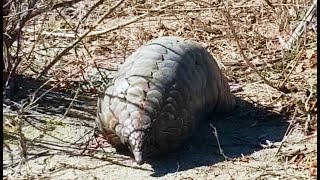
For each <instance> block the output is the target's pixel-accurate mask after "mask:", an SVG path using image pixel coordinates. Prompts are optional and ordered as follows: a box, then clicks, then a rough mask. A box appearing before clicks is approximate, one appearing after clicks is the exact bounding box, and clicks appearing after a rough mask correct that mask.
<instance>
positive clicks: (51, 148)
mask: <svg viewBox="0 0 320 180" xmlns="http://www.w3.org/2000/svg"><path fill="white" fill-rule="evenodd" d="M259 87H260V89H267V88H266V87H265V86H264V85H259V84H251V85H246V86H243V90H242V91H240V92H238V93H235V94H236V95H237V96H242V94H248V92H246V91H252V89H258V88H259ZM264 93H266V92H264V91H263V90H262V91H260V94H259V96H257V95H255V96H252V97H251V99H255V98H262V99H263V98H265V97H264V96H263V94H264ZM272 93H276V92H272ZM266 95H267V94H266ZM48 97H50V99H51V100H53V101H55V100H57V101H58V99H55V96H54V95H53V94H52V95H48ZM64 99H67V98H64ZM87 102H89V101H87ZM44 103H45V102H44ZM76 103H83V102H81V101H79V102H76ZM76 103H75V104H76ZM92 103H93V104H94V100H93V101H92ZM57 104H59V105H60V107H61V105H62V106H63V102H60V103H57ZM42 108H48V106H45V104H42V105H40V106H39V107H38V109H39V111H40V109H42ZM51 109H54V108H51ZM88 109H90V108H88ZM45 112H46V113H38V114H34V116H35V118H34V119H32V121H31V120H30V122H32V125H31V124H28V123H25V125H24V127H23V132H24V134H25V136H26V139H27V147H28V150H27V151H28V156H27V158H28V161H27V163H25V164H19V161H20V160H21V158H20V148H19V145H18V144H19V143H18V142H19V141H18V140H12V139H11V140H6V141H5V144H6V146H7V147H6V148H4V149H3V153H4V161H3V165H4V169H3V170H4V171H3V172H4V177H5V178H4V179H20V178H22V177H24V178H31V179H312V177H311V171H310V169H309V168H306V167H303V166H299V165H296V164H294V163H292V162H290V159H291V158H292V157H293V156H295V155H297V154H299V153H300V152H303V153H304V154H308V153H315V152H316V136H313V137H311V138H306V136H304V135H303V133H302V132H301V130H299V127H298V126H295V127H292V129H293V131H292V132H291V133H290V136H289V137H288V139H287V140H286V142H285V143H283V145H282V147H281V149H280V150H279V147H280V144H281V143H280V142H281V140H282V139H283V136H284V134H285V132H286V130H287V129H288V126H289V123H288V121H290V119H288V117H283V116H281V115H279V114H278V113H274V112H272V111H268V110H266V109H264V108H261V107H258V106H255V105H253V104H251V103H248V102H247V101H244V100H240V98H239V99H238V100H237V108H236V110H235V112H234V113H233V114H231V115H230V116H228V117H225V118H214V117H210V118H209V119H210V120H211V121H212V124H213V125H214V126H215V127H216V128H217V131H218V137H219V140H220V144H221V147H222V149H223V150H224V154H225V155H226V156H228V157H229V158H230V159H229V160H226V159H225V158H224V157H223V156H222V155H221V154H220V153H219V148H218V145H217V141H216V137H215V136H214V134H213V133H212V129H211V127H210V125H209V124H208V123H205V124H204V125H203V126H202V127H201V128H200V129H199V130H198V131H197V132H196V134H195V136H194V137H193V138H192V139H191V140H190V141H188V142H187V143H186V144H184V145H183V146H182V148H181V149H179V150H178V151H176V152H173V153H171V154H168V155H167V156H164V157H161V158H158V159H153V160H151V161H149V162H147V163H145V164H143V165H142V166H139V165H137V164H136V163H135V162H134V161H133V159H132V158H131V157H130V156H126V155H122V154H118V153H116V152H115V150H114V149H113V148H112V147H110V146H108V145H105V146H103V148H96V145H95V143H93V142H94V141H92V142H90V144H89V145H88V146H87V147H86V148H85V146H86V144H88V139H90V138H92V137H93V132H92V129H93V127H94V122H93V120H92V119H90V117H91V118H94V116H90V115H88V117H87V118H83V117H82V116H80V114H78V115H77V116H78V118H74V117H65V118H64V119H63V118H62V115H60V116H57V115H50V114H48V112H49V110H48V109H47V110H46V111H45ZM92 112H93V113H94V109H92ZM70 114H71V113H70ZM6 118H9V117H7V116H6ZM8 147H10V150H9V148H8ZM83 150H86V151H85V152H83ZM278 151H279V152H278ZM277 152H278V154H277ZM12 163H16V166H13V167H14V168H11V167H10V165H11V164H12Z"/></svg>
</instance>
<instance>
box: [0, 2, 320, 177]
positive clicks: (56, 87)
mask: <svg viewBox="0 0 320 180" xmlns="http://www.w3.org/2000/svg"><path fill="white" fill-rule="evenodd" d="M313 3H315V2H312V1H311V0H280V1H275V0H273V1H270V2H269V1H267V0H265V1H262V0H249V1H244V0H233V1H232V0H227V1H219V0H214V1H207V0H197V1H182V0H171V1H170V0H133V1H111V0H98V1H90V0H68V1H43V0H22V1H17V0H4V1H3V66H2V67H3V87H4V88H3V97H4V99H3V100H4V103H3V111H4V114H3V117H4V121H3V127H4V131H3V133H4V142H3V144H4V148H3V152H4V161H3V165H4V169H3V171H4V179H17V178H22V179H26V178H29V179H30V178H31V179H33V178H36V179H38V178H39V179H48V178H56V179H59V176H54V174H55V173H57V171H56V170H57V169H56V168H54V169H50V168H52V167H54V166H50V168H49V165H48V169H46V168H43V169H42V170H41V171H40V170H39V169H37V166H36V165H35V163H36V162H33V161H32V160H35V159H37V158H39V157H41V156H50V157H52V156H54V154H55V153H56V152H54V153H52V154H49V153H48V150H43V151H42V152H37V153H38V154H37V153H35V152H34V151H35V149H33V148H32V147H33V145H35V144H37V146H40V145H41V142H42V141H40V140H41V138H43V137H45V136H50V137H51V138H52V139H53V140H55V142H56V144H68V143H66V142H65V141H66V139H68V138H69V140H70V136H71V140H70V141H69V142H74V143H71V144H70V143H69V145H70V147H71V146H72V148H74V149H72V148H71V150H70V149H69V150H68V151H67V150H66V151H59V152H64V153H65V154H68V152H70V151H73V152H80V153H78V155H79V154H82V153H81V152H82V151H85V148H88V143H87V142H89V140H87V139H88V137H91V136H93V135H92V134H93V131H92V129H93V128H94V125H92V124H93V120H94V116H95V102H96V97H97V93H98V92H99V91H101V90H100V87H101V85H102V84H103V83H107V82H108V81H109V80H110V79H111V78H112V75H113V72H115V71H117V69H118V68H119V66H120V65H121V63H123V62H124V60H125V58H126V57H128V55H130V54H131V53H132V52H133V51H134V50H135V49H137V47H139V46H141V45H143V44H144V43H146V42H147V41H149V40H151V39H154V38H156V37H159V36H165V35H174V36H180V37H185V38H188V39H192V40H195V41H197V42H199V43H200V44H202V45H203V46H204V47H206V48H207V49H208V51H209V52H210V53H211V54H212V55H213V56H214V57H215V59H216V60H217V62H218V64H219V65H220V67H221V69H222V70H223V71H224V73H225V74H226V75H227V77H228V79H229V81H230V82H232V83H233V84H236V85H237V86H238V87H240V88H238V91H237V92H235V94H236V96H238V97H240V98H242V99H243V100H246V101H249V102H251V103H253V104H255V105H256V106H263V107H268V108H269V109H270V110H271V111H272V112H274V113H276V114H279V115H285V116H288V117H289V118H288V122H289V126H288V128H287V131H286V133H285V135H284V137H283V141H281V142H280V143H279V144H275V145H274V146H276V149H279V150H280V148H282V146H285V145H284V144H286V143H287V142H286V141H287V137H290V135H291V133H292V132H293V131H297V132H299V133H300V134H301V135H302V136H301V138H300V140H301V141H303V143H302V145H305V144H308V143H309V144H310V142H312V143H311V144H312V145H313V146H312V147H313V149H312V148H311V150H310V149H308V150H305V149H302V150H298V151H294V152H290V153H289V152H288V153H287V154H286V155H283V156H282V157H281V158H279V159H278V162H279V163H280V164H282V165H283V166H284V167H291V168H293V169H295V170H297V171H292V172H294V173H284V174H283V173H279V172H280V171H279V170H277V169H271V170H270V169H269V170H267V169H263V170H261V169H260V170H259V173H258V174H257V175H256V176H255V178H257V179H266V178H268V177H269V178H270V177H273V178H276V179H277V178H280V179H292V178H293V179H294V178H296V179H309V178H311V179H312V178H315V177H316V170H317V161H316V160H317V155H316V152H317V150H316V141H315V139H316V138H317V130H316V128H317V70H316V69H317V31H316V29H317V19H316V15H315V13H316V5H313ZM312 7H314V8H313V10H312V11H310V8H312ZM301 24H302V25H303V26H302V28H301V30H300V31H299V32H298V31H295V30H296V29H299V28H300V27H301ZM297 32H298V33H297ZM293 35H298V36H297V37H298V38H297V39H296V40H292V36H293ZM68 118H69V119H68ZM72 118H75V119H77V121H76V120H72ZM66 122H68V123H66ZM69 122H70V124H69ZM71 124H72V126H71ZM31 126H32V128H34V129H32V128H31V129H30V127H31ZM67 126H70V127H69V129H68V127H67ZM84 126H86V127H90V128H89V130H88V131H81V133H80V134H78V136H77V135H74V134H73V135H70V133H72V132H73V131H74V132H75V131H76V130H77V132H79V131H80V129H81V128H83V129H85V128H84ZM58 127H63V128H65V129H63V130H61V132H59V133H60V134H59V137H57V136H56V134H54V133H53V132H54V131H55V130H57V129H58ZM35 129H36V130H35ZM51 132H52V133H51ZM67 136H68V137H67ZM79 138H80V139H81V138H82V140H83V139H84V140H83V143H77V142H78V141H79ZM86 138H87V139H86ZM294 138H295V137H294ZM89 139H90V138H89ZM270 143H271V142H270ZM268 145H270V144H268ZM51 146H57V145H52V144H51ZM51 146H50V147H51ZM286 146H289V147H290V143H287V144H286ZM305 146H306V145H305ZM43 147H45V146H43ZM43 147H42V148H43ZM46 147H47V146H46ZM70 147H69V148H70ZM76 148H78V149H76ZM61 149H63V148H62V147H60V150H61ZM48 154H49V155H48ZM87 157H88V156H85V155H84V156H83V158H84V159H82V160H80V161H79V162H81V163H82V162H84V161H88V162H89V161H91V160H90V159H88V158H87ZM243 158H245V157H243ZM104 160H105V159H104ZM57 162H58V163H59V160H57ZM61 162H62V160H60V165H61V164H63V163H61ZM110 162H112V163H114V164H117V162H116V160H112V161H110ZM81 163H75V165H70V164H68V165H65V164H66V163H64V166H63V168H67V169H78V171H81V172H86V173H88V172H90V169H86V168H83V167H82V168H79V166H78V165H81ZM244 163H245V161H244ZM227 166H229V165H228V164H227ZM77 167H78V168H77ZM112 167H113V166H112ZM241 167H243V169H240V170H238V171H247V169H248V168H244V167H246V166H245V165H243V166H241ZM60 168H61V167H60ZM126 168H127V169H128V168H129V167H126ZM200 168H201V167H200ZM113 169H115V171H117V167H116V166H114V167H113ZM285 169H286V168H285ZM138 170H139V168H138V167H135V168H132V171H137V174H139V173H140V172H138ZM210 171H214V170H212V169H205V168H204V169H197V171H192V173H191V174H190V173H189V174H188V175H185V174H183V173H184V172H183V171H182V173H181V174H180V175H178V176H176V175H175V176H173V178H177V179H183V178H189V179H192V178H197V177H199V176H201V177H205V176H202V175H203V174H210ZM251 171H252V170H250V172H251ZM298 171H299V172H300V171H301V172H304V173H302V174H299V173H297V172H298ZM121 172H122V171H121ZM227 172H228V171H227V170H226V171H221V172H220V171H219V173H221V174H227V176H225V177H221V178H220V179H239V178H240V176H237V175H236V174H228V173H227ZM257 172H258V170H257ZM219 173H217V174H219ZM248 173H249V171H248ZM296 173H297V174H296ZM93 174H95V173H93ZM102 174H103V173H102ZM107 174H108V176H110V179H121V178H120V177H117V173H114V174H112V173H110V172H109V171H108V173H107ZM129 174H130V173H129ZM266 174H267V175H268V176H266ZM279 174H280V175H279ZM95 175H96V176H97V177H98V174H95ZM76 177H78V178H80V179H87V178H88V177H85V178H84V176H82V175H81V176H80V175H79V173H78V174H77V173H74V174H72V175H70V174H69V176H68V177H65V178H69V179H76ZM92 177H94V175H92ZM92 177H91V176H90V178H89V179H97V177H95V178H92ZM100 177H103V175H102V176H100ZM122 177H124V176H122ZM137 177H138V176H137ZM148 177H149V176H146V177H145V178H144V179H148ZM216 177H218V175H217V176H216ZM244 177H245V176H244V175H243V176H241V178H242V179H245V178H244ZM60 178H61V177H60ZM98 179H99V178H98ZM248 179H254V178H252V177H251V178H248Z"/></svg>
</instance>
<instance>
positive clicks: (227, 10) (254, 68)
mask: <svg viewBox="0 0 320 180" xmlns="http://www.w3.org/2000/svg"><path fill="white" fill-rule="evenodd" d="M224 7H225V10H224V11H223V14H224V15H225V17H226V19H227V22H228V25H229V26H230V29H231V33H232V35H233V37H234V38H235V40H236V42H237V45H238V47H239V50H240V54H241V56H242V58H243V59H244V60H245V61H246V63H247V64H248V66H249V67H250V68H251V69H252V70H253V71H254V72H255V73H256V74H257V75H258V76H259V77H260V78H261V79H262V80H263V81H264V83H266V84H267V85H269V86H270V87H272V88H274V89H277V90H279V91H281V89H279V88H277V87H276V86H275V85H274V83H273V82H271V81H269V80H268V79H266V78H265V77H264V76H263V75H262V74H261V73H260V72H259V71H258V70H257V68H256V67H255V66H254V65H253V64H252V63H251V62H250V61H249V59H248V58H247V56H246V55H245V54H244V50H243V47H242V45H241V43H240V40H239V37H238V35H237V33H236V31H235V27H234V25H233V23H232V20H231V16H230V12H229V9H228V8H227V6H226V5H225V4H224Z"/></svg>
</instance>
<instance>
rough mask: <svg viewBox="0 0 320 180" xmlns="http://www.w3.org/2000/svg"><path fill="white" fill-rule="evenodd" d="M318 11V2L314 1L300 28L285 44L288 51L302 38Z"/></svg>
mask: <svg viewBox="0 0 320 180" xmlns="http://www.w3.org/2000/svg"><path fill="white" fill-rule="evenodd" d="M316 10H317V0H313V3H312V5H311V7H310V8H309V10H308V11H307V13H306V15H305V16H304V17H303V19H302V21H301V22H300V24H299V26H298V27H297V28H296V29H295V30H294V32H293V33H292V35H291V38H290V39H289V40H288V42H287V43H286V44H285V48H286V49H291V47H292V45H293V44H294V43H295V42H296V41H297V40H298V39H299V38H300V36H301V34H302V33H303V32H304V31H305V29H306V26H307V24H308V22H310V20H311V19H312V17H313V16H314V14H315V13H316Z"/></svg>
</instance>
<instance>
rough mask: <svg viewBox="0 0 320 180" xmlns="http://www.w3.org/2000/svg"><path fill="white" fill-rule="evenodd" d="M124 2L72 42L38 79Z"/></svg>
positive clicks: (117, 4) (122, 0)
mask: <svg viewBox="0 0 320 180" xmlns="http://www.w3.org/2000/svg"><path fill="white" fill-rule="evenodd" d="M123 2H124V0H120V1H118V2H117V3H116V4H115V5H114V6H113V7H111V8H110V9H109V11H107V12H106V13H105V14H104V15H103V16H102V17H101V18H100V19H99V20H97V21H96V22H95V23H94V25H93V26H92V27H90V28H89V30H88V31H87V32H85V33H84V34H82V35H81V36H80V37H79V38H78V39H77V40H75V41H74V42H72V43H71V44H70V45H69V46H68V47H67V48H66V49H64V50H63V51H62V52H61V53H60V54H58V55H57V56H56V57H55V58H54V59H53V60H52V61H51V62H50V63H49V64H48V66H46V67H45V68H44V70H42V71H41V72H40V73H39V75H38V77H37V78H36V79H39V78H40V77H42V76H43V75H44V74H46V73H47V72H48V71H49V69H51V67H52V66H53V65H55V64H56V63H57V62H58V61H59V60H60V59H61V58H62V56H64V55H65V54H66V53H67V52H69V51H70V50H71V49H72V48H73V47H74V46H75V45H76V44H78V43H79V42H80V41H81V40H82V39H83V38H85V37H86V36H87V35H88V34H89V33H90V32H91V31H93V30H94V29H95V28H96V27H97V26H98V25H99V24H100V23H101V22H102V21H103V20H104V19H105V18H106V17H107V16H109V15H110V14H111V13H112V12H113V11H114V10H115V9H116V8H117V7H119V6H120V5H121V4H122V3H123Z"/></svg>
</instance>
